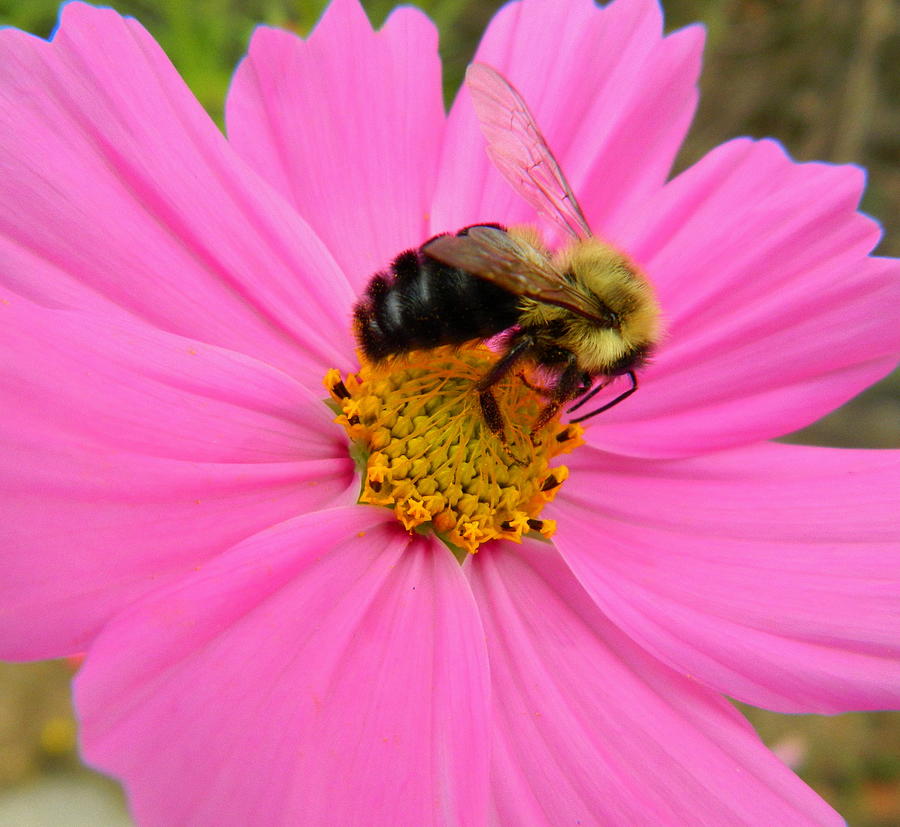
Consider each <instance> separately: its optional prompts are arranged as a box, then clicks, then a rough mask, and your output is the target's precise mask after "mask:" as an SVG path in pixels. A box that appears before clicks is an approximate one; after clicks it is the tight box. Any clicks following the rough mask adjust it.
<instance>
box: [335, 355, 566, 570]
mask: <svg viewBox="0 0 900 827" xmlns="http://www.w3.org/2000/svg"><path fill="white" fill-rule="evenodd" d="M496 359H497V354H496V353H493V352H492V351H490V350H488V349H487V348H486V347H484V346H483V345H475V346H472V347H466V348H462V349H454V348H448V347H441V348H436V349H434V350H427V351H419V352H416V353H415V354H414V355H413V356H412V357H411V358H405V359H402V360H396V361H394V362H390V363H388V364H379V365H372V364H369V363H367V362H366V361H365V360H363V361H362V367H361V369H360V370H359V372H358V373H355V374H350V375H348V376H346V377H342V376H341V374H340V372H339V371H337V370H330V371H329V372H328V374H327V375H326V376H325V387H326V388H328V391H329V393H330V394H331V399H332V400H333V405H332V407H334V409H335V410H336V411H337V412H338V416H337V418H336V420H335V421H336V422H338V423H339V424H340V425H342V426H343V427H344V429H345V430H346V431H347V434H348V435H349V437H350V439H351V441H352V443H353V446H354V447H353V451H352V453H353V455H354V457H355V458H356V459H357V461H358V463H359V465H360V468H361V470H362V490H361V493H360V497H359V502H361V503H369V504H372V505H381V506H386V507H388V508H392V509H393V510H394V513H395V514H396V516H397V519H398V520H400V522H401V523H402V524H403V526H404V527H405V528H406V529H407V530H409V531H412V530H417V531H423V530H425V529H428V528H431V529H432V530H433V531H434V532H435V533H436V534H437V535H438V537H440V538H441V539H442V540H443V541H444V542H446V543H447V544H448V545H449V546H450V548H451V549H453V551H454V552H455V553H457V556H458V557H460V559H464V557H465V552H468V553H470V554H471V553H475V552H476V551H478V548H479V546H481V544H482V543H485V542H487V541H488V540H494V539H506V540H514V541H516V542H521V538H522V536H523V535H525V534H535V535H543V536H544V537H549V536H550V535H551V534H552V533H553V530H554V528H555V524H554V522H553V520H542V519H540V513H541V509H542V508H543V506H544V504H545V503H547V502H549V501H550V500H552V499H553V497H554V496H555V495H556V492H557V491H558V490H559V487H560V485H561V484H562V482H563V481H564V480H565V479H566V477H567V476H568V469H567V468H566V467H565V466H558V467H556V468H550V467H549V464H550V461H551V460H552V459H553V458H554V457H555V456H557V455H558V454H563V453H567V452H569V451H571V450H572V449H573V448H575V447H576V446H577V445H580V444H581V443H582V439H581V434H582V429H581V428H580V427H579V426H578V425H560V423H559V418H558V417H556V418H554V419H552V420H551V421H550V422H548V423H547V425H545V426H544V428H542V429H541V430H540V431H539V432H538V433H536V434H534V436H533V437H532V435H531V427H532V423H534V421H535V420H536V419H537V416H538V413H539V411H540V410H541V408H542V407H543V406H544V404H546V399H545V398H544V397H542V396H541V395H540V394H539V393H538V392H536V391H535V390H534V389H533V388H531V387H529V385H531V384H532V382H531V381H530V377H528V376H524V377H523V375H521V374H515V373H513V374H510V375H509V376H507V377H506V378H504V379H503V380H501V381H500V382H498V383H497V384H496V385H495V386H493V387H492V391H493V393H494V396H495V398H496V400H497V403H498V406H499V409H500V411H501V413H502V415H503V418H504V435H505V440H502V439H501V438H500V437H499V436H498V435H497V434H495V433H494V432H492V431H491V430H490V428H488V427H487V424H486V423H485V421H484V418H483V416H482V414H481V408H480V404H479V400H478V392H477V390H476V388H475V385H476V383H477V382H478V380H479V379H481V378H482V377H483V376H484V375H485V374H486V373H487V372H488V370H489V369H490V367H491V365H492V364H493V363H494V362H495V361H496ZM525 380H529V381H528V382H527V383H526V381H525Z"/></svg>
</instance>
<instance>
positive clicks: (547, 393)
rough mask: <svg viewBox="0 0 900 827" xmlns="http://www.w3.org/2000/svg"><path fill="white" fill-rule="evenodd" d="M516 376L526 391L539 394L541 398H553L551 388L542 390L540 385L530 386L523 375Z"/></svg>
mask: <svg viewBox="0 0 900 827" xmlns="http://www.w3.org/2000/svg"><path fill="white" fill-rule="evenodd" d="M516 375H517V376H518V377H519V379H521V380H522V384H523V385H524V386H525V387H526V388H528V390H530V391H534V392H535V393H539V394H540V395H541V396H553V388H542V387H541V386H540V385H532V384H531V382H529V381H528V377H527V376H526V375H525V374H524V373H518V374H516Z"/></svg>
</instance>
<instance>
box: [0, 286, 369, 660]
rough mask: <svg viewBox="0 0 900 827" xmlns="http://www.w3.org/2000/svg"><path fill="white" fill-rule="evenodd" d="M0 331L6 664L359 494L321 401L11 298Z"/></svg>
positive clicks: (70, 641) (222, 357)
mask: <svg viewBox="0 0 900 827" xmlns="http://www.w3.org/2000/svg"><path fill="white" fill-rule="evenodd" d="M0 320H2V323H0V353H2V354H4V355H2V356H0V386H2V387H3V388H4V393H3V394H2V396H0V430H2V432H3V445H4V447H3V451H0V490H2V491H3V492H4V493H3V497H2V498H0V514H2V517H0V553H2V563H0V567H2V569H3V578H2V580H0V593H2V594H0V629H2V634H0V640H2V643H0V648H2V652H3V656H4V657H9V658H39V657H53V656H59V655H65V654H71V653H72V652H77V651H82V650H83V649H84V648H85V646H86V645H87V643H88V642H89V641H90V638H91V637H92V635H93V634H94V633H95V632H96V630H97V628H98V627H99V626H100V625H101V624H102V623H103V622H104V621H105V620H106V619H107V618H108V617H109V616H110V614H111V613H113V612H116V611H118V610H119V609H120V608H121V607H122V606H124V605H127V604H128V603H129V602H131V601H132V600H133V599H135V598H136V597H139V596H140V595H142V594H145V593H146V592H148V591H149V590H153V589H155V588H158V587H159V586H161V585H162V584H164V583H165V582H168V581H169V580H171V579H172V578H173V577H176V576H180V575H182V574H183V573H184V572H187V571H191V570H192V569H193V567H194V566H196V565H197V564H199V563H201V562H202V561H204V560H206V559H207V558H209V557H210V556H213V555H215V554H218V553H220V552H222V551H223V550H225V549H226V548H228V547H229V546H231V545H233V544H234V543H236V542H238V541H239V540H241V539H243V538H244V537H247V536H248V535H250V534H253V533H254V532H256V531H259V530H260V529H262V528H265V527H267V526H269V525H272V524H273V523H275V522H279V521H281V520H284V519H286V518H288V517H292V516H294V515H296V514H299V513H303V512H305V511H308V510H311V509H314V508H318V507H320V506H321V505H322V504H323V503H329V502H333V501H334V500H335V498H337V497H349V498H350V499H353V498H354V497H355V495H356V483H355V480H354V474H353V468H352V463H351V462H350V460H349V459H348V457H347V454H346V444H345V443H344V441H343V440H342V439H341V438H340V436H339V433H338V431H337V429H336V428H335V426H334V425H333V424H332V423H331V421H330V420H331V419H332V414H331V412H330V411H329V410H328V409H327V408H326V406H325V405H324V404H323V403H322V401H321V399H320V398H319V397H320V396H324V395H325V394H324V390H323V391H322V392H321V394H319V395H312V394H311V393H310V392H309V391H307V390H306V389H305V388H304V387H303V386H302V385H300V384H299V383H297V382H296V381H295V380H293V379H291V378H290V377H289V376H287V375H286V374H284V373H281V372H280V371H278V370H277V369H275V368H271V367H268V366H267V365H265V364H263V363H261V362H257V361H256V360H255V359H253V358H251V357H248V356H242V355H239V354H235V353H232V352H230V351H226V350H223V349H220V348H217V347H213V346H211V345H206V344H202V343H199V342H196V341H193V340H190V339H184V338H182V337H180V336H175V335H172V334H169V333H163V332H161V331H154V330H152V329H151V328H149V327H147V326H146V325H144V324H142V323H140V322H134V321H128V320H122V319H120V320H118V321H115V322H114V321H112V320H111V319H109V318H106V317H103V316H97V315H95V314H87V313H78V312H75V311H69V310H48V309H46V308H42V307H39V306H36V305H32V304H31V303H30V302H28V301H27V300H26V299H22V298H20V297H18V296H12V297H10V298H3V299H2V300H0ZM35 607H40V610H39V611H36V609H35Z"/></svg>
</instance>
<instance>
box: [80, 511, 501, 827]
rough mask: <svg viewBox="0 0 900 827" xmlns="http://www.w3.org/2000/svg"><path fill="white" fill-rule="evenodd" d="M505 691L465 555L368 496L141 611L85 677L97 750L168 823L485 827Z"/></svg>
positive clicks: (152, 816)
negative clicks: (499, 693) (498, 688)
mask: <svg viewBox="0 0 900 827" xmlns="http://www.w3.org/2000/svg"><path fill="white" fill-rule="evenodd" d="M385 519H388V520H390V522H389V523H388V524H384V523H383V521H384V520H385ZM488 699H489V684H488V673H487V659H486V655H485V650H484V633H483V631H482V629H481V625H480V622H479V620H478V615H477V612H476V608H475V605H474V602H473V600H472V596H471V594H470V592H469V589H468V587H467V585H466V583H465V580H464V578H463V575H462V572H461V569H460V567H459V565H458V564H457V563H456V561H455V560H454V558H453V557H452V555H451V554H450V553H449V552H447V550H446V549H445V548H444V547H443V546H440V545H438V544H435V543H431V542H426V541H425V540H423V539H421V538H417V539H415V540H413V541H410V540H409V538H408V536H407V535H406V534H405V532H403V530H402V529H401V528H400V527H399V524H397V523H396V521H394V520H393V519H392V518H391V517H390V515H389V513H388V512H387V511H385V510H383V509H380V508H372V507H367V506H352V507H349V508H341V509H335V510H332V511H325V512H319V513H317V514H311V515H308V516H306V517H302V518H298V519H296V520H292V521H290V522H289V523H285V524H283V525H281V526H279V527H277V528H275V529H272V530H270V531H267V532H264V533H262V534H259V535H257V536H255V537H252V538H250V539H248V540H247V541H245V542H244V543H242V544H241V545H239V546H237V547H236V548H234V549H232V550H231V551H229V552H228V553H227V554H226V555H224V556H223V557H221V558H219V559H217V560H215V561H214V562H212V563H210V564H209V565H207V566H205V567H203V568H202V569H200V570H199V571H198V572H196V573H195V574H192V575H188V576H186V577H184V578H183V579H182V580H181V581H180V582H178V583H177V584H175V585H174V586H171V587H170V588H167V589H165V590H164V591H161V592H158V593H156V594H154V595H152V596H151V597H149V598H147V599H146V600H145V601H144V602H143V603H141V604H139V605H137V606H135V607H133V608H132V609H129V610H127V611H126V612H125V613H123V614H122V615H120V616H119V617H118V618H116V619H115V620H114V621H113V622H111V623H110V624H109V626H108V627H107V628H106V629H105V630H104V632H103V634H102V635H101V636H100V638H99V639H98V640H97V642H96V644H95V645H94V647H93V648H92V649H91V651H90V652H89V653H88V657H87V660H86V661H85V665H84V667H83V669H82V671H81V673H80V675H79V677H78V679H77V682H76V701H77V706H78V709H79V711H80V714H81V719H82V725H83V729H82V735H83V742H82V744H83V750H84V753H85V755H86V757H87V759H88V760H89V761H90V762H91V763H93V764H95V765H96V766H98V767H100V768H102V769H103V770H105V771H107V772H110V773H112V774H114V775H116V776H117V777H119V778H122V779H123V780H124V781H125V784H126V787H127V789H128V791H129V795H130V799H131V802H132V805H133V808H134V812H135V815H136V816H137V819H138V820H139V821H140V822H141V823H142V824H143V823H146V824H166V825H168V824H216V825H231V824H235V825H246V824H299V823H303V824H390V823H399V824H435V823H444V824H480V823H483V817H482V816H481V815H480V814H483V813H484V811H485V807H486V799H487V769H488V767H487V762H488V750H487V729H488V717H487V716H488Z"/></svg>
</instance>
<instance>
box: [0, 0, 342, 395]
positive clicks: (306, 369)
mask: <svg viewBox="0 0 900 827" xmlns="http://www.w3.org/2000/svg"><path fill="white" fill-rule="evenodd" d="M0 157H2V158H3V159H4V166H3V174H2V175H0V264H2V266H0V279H2V282H3V283H5V284H7V285H10V286H11V287H12V289H13V290H14V291H16V292H18V293H20V294H23V295H26V296H28V297H31V298H33V299H34V300H36V301H39V302H40V303H44V304H47V305H50V306H60V305H62V306H69V307H73V306H74V307H80V308H85V307H92V308H100V309H106V310H107V311H108V312H113V310H115V311H116V312H118V313H119V314H120V315H124V314H130V315H132V316H135V317H139V318H141V319H143V320H145V321H147V322H149V323H151V324H153V325H155V326H158V327H161V328H163V329H165V330H168V331H170V332H174V333H179V334H182V335H187V336H191V337H192V338H196V339H199V340H201V341H205V342H208V343H210V344H216V345H221V346H225V347H229V348H232V349H234V350H239V351H242V352H245V353H249V354H252V355H253V356H256V357H258V358H263V359H265V360H266V361H268V362H270V363H272V364H276V365H278V366H280V367H284V368H289V369H290V370H291V371H292V372H293V373H295V374H297V375H301V376H302V378H303V379H304V381H306V382H307V384H310V385H314V384H315V385H317V384H318V383H319V382H320V377H321V373H322V371H323V369H324V368H325V367H327V366H329V365H332V364H337V365H339V366H341V367H350V366H351V356H352V348H351V342H350V338H349V335H348V334H347V330H348V328H349V312H350V305H351V302H352V299H353V295H352V292H351V290H350V288H349V286H348V285H347V282H346V280H345V279H344V278H343V276H342V275H341V272H340V270H339V268H338V267H337V265H336V264H335V263H334V261H333V259H332V258H331V256H330V255H329V253H328V251H327V250H326V249H325V248H324V247H323V245H322V244H321V242H320V241H319V240H318V239H317V238H316V236H315V234H314V233H313V232H312V231H311V230H310V229H309V228H308V227H307V226H306V225H305V224H304V223H303V221H302V220H301V219H300V218H299V217H298V216H297V215H296V214H295V212H294V210H293V209H292V208H291V207H290V206H289V205H288V204H287V203H286V202H285V201H284V200H283V199H282V198H281V197H280V196H279V195H277V194H276V193H275V191H274V190H272V189H271V188H270V187H269V186H268V185H267V184H265V182H263V181H262V179H260V178H259V177H258V176H257V175H256V174H255V173H253V172H252V171H251V170H250V169H249V167H247V166H246V165H245V164H244V162H243V161H241V159H240V158H239V157H238V156H237V155H236V154H235V153H234V151H233V150H232V149H231V147H230V146H229V145H228V142H227V141H226V140H225V139H224V137H223V136H222V135H221V133H220V132H219V131H218V130H217V129H216V127H215V125H214V124H213V123H212V121H210V119H209V117H208V116H207V115H206V113H205V112H204V111H203V109H202V108H201V107H200V105H199V103H198V102H197V101H196V100H195V99H194V97H193V96H192V95H191V93H190V92H189V91H188V89H187V87H186V86H185V85H184V83H183V81H182V80H181V78H180V77H179V76H178V75H177V73H176V72H175V70H174V68H173V67H172V65H171V64H170V63H169V61H168V59H167V58H166V57H165V55H164V54H163V53H162V51H161V50H160V48H159V47H158V46H157V45H156V43H155V42H154V41H153V40H152V38H151V37H150V36H149V35H148V34H147V32H146V31H144V29H142V28H141V27H140V26H139V25H138V24H137V22H136V21H134V20H130V19H123V18H121V17H119V16H118V15H117V14H116V13H115V12H113V11H112V10H109V9H94V8H91V7H89V6H86V5H83V4H81V3H69V4H67V5H65V6H64V8H63V11H62V18H61V24H60V27H59V30H58V31H57V33H56V35H55V37H54V39H53V41H52V42H50V43H46V42H44V41H42V40H39V39H37V38H35V37H32V36H30V35H26V34H24V33H22V32H18V31H16V30H14V29H5V30H3V31H0Z"/></svg>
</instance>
